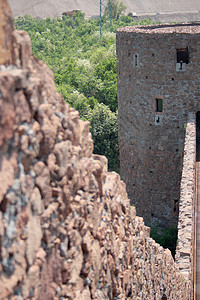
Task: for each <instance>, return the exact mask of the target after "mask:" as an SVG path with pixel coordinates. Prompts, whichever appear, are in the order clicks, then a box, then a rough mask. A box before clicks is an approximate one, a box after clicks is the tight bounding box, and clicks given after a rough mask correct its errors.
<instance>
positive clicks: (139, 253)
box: [0, 15, 191, 300]
mask: <svg viewBox="0 0 200 300" xmlns="http://www.w3.org/2000/svg"><path fill="white" fill-rule="evenodd" d="M0 18H1V15H0ZM5 34H6V32H5ZM12 46H13V49H12V50H13V51H12V61H13V65H10V66H8V67H7V68H6V67H5V66H0V107H1V110H0V132H1V135H0V299H1V300H6V299H14V300H19V299H21V300H23V299H37V300H40V299H41V300H52V299H55V300H57V299H60V300H63V299H70V300H72V299H73V300H90V299H95V300H98V299H99V300H100V299H113V300H114V299H115V300H116V299H121V300H127V299H134V300H135V299H137V300H139V299H141V300H142V299H148V300H151V299H152V300H155V299H156V300H160V299H161V298H162V296H163V295H164V294H165V295H166V296H167V299H180V300H182V299H187V300H189V299H191V290H190V285H189V283H188V281H187V280H184V277H183V276H182V274H181V273H180V272H179V271H178V269H177V266H176V264H175V263H174V260H173V258H172V256H171V253H170V251H169V250H164V249H163V248H162V247H161V246H160V245H158V244H156V243H155V241H154V240H152V239H151V238H150V237H149V228H148V227H146V226H145V225H144V222H143V219H142V218H141V217H137V216H136V210H135V208H134V207H132V206H130V202H129V199H128V197H127V194H126V188H125V184H124V183H123V182H122V181H121V180H120V177H119V175H118V174H116V173H114V172H113V173H107V160H106V158H105V157H101V156H98V155H93V154H92V150H93V142H92V139H91V134H90V133H89V123H88V122H83V121H81V120H80V119H79V116H78V112H76V111H74V110H73V109H71V108H69V106H68V105H67V104H65V103H64V100H63V99H62V97H61V96H60V95H59V94H58V93H57V92H56V88H55V85H54V82H53V75H52V72H51V71H50V70H49V69H48V68H47V67H46V65H45V64H44V63H42V62H39V61H38V60H36V59H35V58H34V57H33V56H32V54H31V49H30V39H29V37H28V35H27V34H25V33H23V32H20V33H17V32H14V33H13V44H12ZM19 50H20V51H19Z"/></svg>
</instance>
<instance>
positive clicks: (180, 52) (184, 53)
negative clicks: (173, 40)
mask: <svg viewBox="0 0 200 300" xmlns="http://www.w3.org/2000/svg"><path fill="white" fill-rule="evenodd" d="M176 56H177V63H185V64H188V63H189V54H188V47H187V48H182V49H176Z"/></svg>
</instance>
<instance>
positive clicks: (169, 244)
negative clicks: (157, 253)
mask: <svg viewBox="0 0 200 300" xmlns="http://www.w3.org/2000/svg"><path fill="white" fill-rule="evenodd" d="M177 235H178V229H177V228H176V227H169V228H162V227H160V226H153V227H151V234H150V236H151V238H153V239H154V240H155V241H156V243H158V244H160V245H161V246H163V247H164V248H168V249H169V250H170V251H171V253H172V256H173V257H175V251H176V243H177Z"/></svg>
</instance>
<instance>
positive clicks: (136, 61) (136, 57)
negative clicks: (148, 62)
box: [135, 54, 138, 67]
mask: <svg viewBox="0 0 200 300" xmlns="http://www.w3.org/2000/svg"><path fill="white" fill-rule="evenodd" d="M137 65H138V56H137V54H135V67H137Z"/></svg>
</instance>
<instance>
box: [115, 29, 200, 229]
mask: <svg viewBox="0 0 200 300" xmlns="http://www.w3.org/2000/svg"><path fill="white" fill-rule="evenodd" d="M117 61H118V63H117V66H118V107H119V147H120V163H121V176H122V179H123V180H124V181H125V183H126V185H127V190H128V194H129V197H130V199H131V201H132V203H133V204H134V205H135V206H136V208H137V212H138V214H140V215H141V216H143V217H144V220H145V222H146V223H148V224H150V223H153V224H155V223H158V224H160V225H161V226H167V225H168V226H171V225H176V222H177V216H178V202H179V194H180V179H181V171H182V158H183V150H184V137H185V126H186V122H187V117H188V112H190V111H195V112H196V113H197V112H198V111H200V84H199V83H200V25H199V24H175V25H153V26H133V27H124V28H121V29H119V30H118V32H117ZM197 115H199V114H197Z"/></svg>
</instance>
